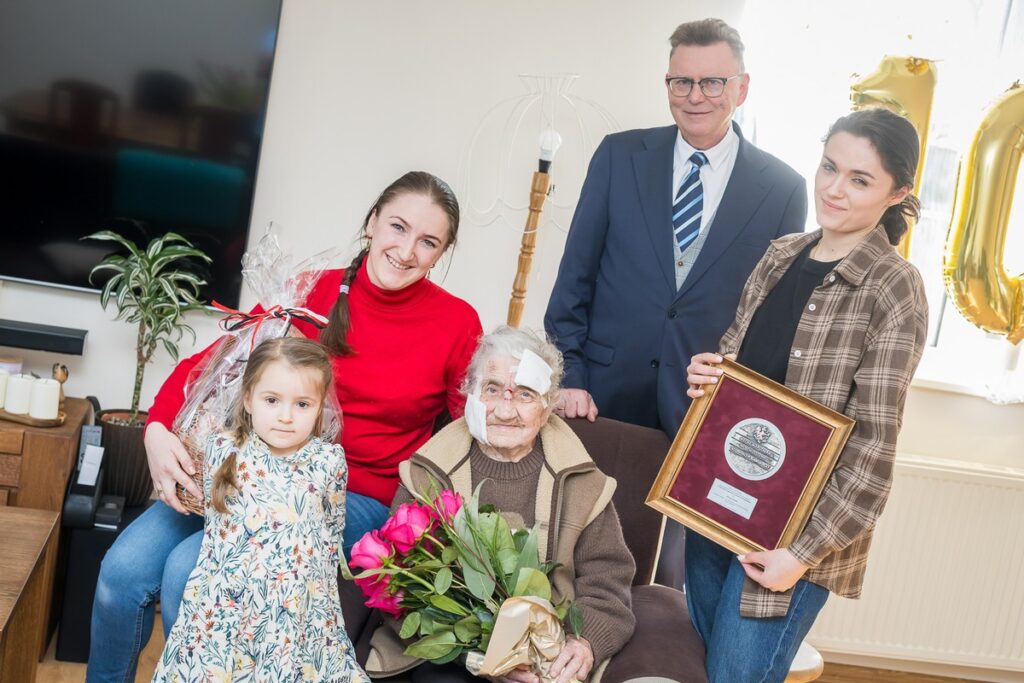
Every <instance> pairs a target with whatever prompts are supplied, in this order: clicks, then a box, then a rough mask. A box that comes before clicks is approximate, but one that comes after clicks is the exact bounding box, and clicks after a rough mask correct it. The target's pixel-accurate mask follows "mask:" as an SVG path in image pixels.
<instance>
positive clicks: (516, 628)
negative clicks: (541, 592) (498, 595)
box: [466, 596, 565, 683]
mask: <svg viewBox="0 0 1024 683" xmlns="http://www.w3.org/2000/svg"><path fill="white" fill-rule="evenodd" d="M564 644H565V631H564V630H563V629H562V622H561V620H560V619H559V618H558V615H557V614H556V613H555V608H554V607H552V605H551V603H550V602H548V601H547V600H544V599H543V598H535V597H531V596H523V597H515V598H509V599H507V600H506V601H505V602H503V603H502V604H501V607H500V608H499V609H498V614H497V615H496V616H495V620H494V631H493V632H492V633H491V641H490V643H489V644H488V646H487V652H486V653H480V652H470V653H468V654H467V656H466V668H467V669H468V670H469V672H470V673H471V674H473V675H474V676H504V675H505V674H507V673H508V672H509V671H512V670H513V669H515V668H516V667H518V666H520V665H522V664H528V665H530V667H531V668H532V669H533V671H534V672H536V673H537V674H538V675H539V676H540V678H541V681H542V682H544V683H546V682H548V681H552V680H554V679H553V678H551V677H549V676H547V675H546V673H547V670H548V667H549V666H550V665H551V661H552V660H554V658H555V657H557V656H558V653H559V652H561V651H562V646H563V645H564Z"/></svg>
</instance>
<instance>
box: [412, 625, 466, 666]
mask: <svg viewBox="0 0 1024 683" xmlns="http://www.w3.org/2000/svg"><path fill="white" fill-rule="evenodd" d="M457 646H458V643H457V641H456V639H455V634H454V633H453V632H451V631H443V632H441V633H433V634H431V635H429V636H424V637H422V638H420V639H419V640H417V641H416V642H415V643H413V644H412V645H410V646H409V647H407V648H405V654H406V655H408V656H410V657H419V658H420V659H429V660H434V659H440V658H441V657H444V656H446V655H448V654H449V653H451V651H452V650H453V649H455V648H456V647H457Z"/></svg>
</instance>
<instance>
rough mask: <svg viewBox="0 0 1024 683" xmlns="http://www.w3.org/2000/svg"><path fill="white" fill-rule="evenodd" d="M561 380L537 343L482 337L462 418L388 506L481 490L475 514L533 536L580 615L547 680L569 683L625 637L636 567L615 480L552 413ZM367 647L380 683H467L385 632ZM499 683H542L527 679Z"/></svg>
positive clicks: (517, 337)
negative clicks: (483, 510) (400, 679)
mask: <svg viewBox="0 0 1024 683" xmlns="http://www.w3.org/2000/svg"><path fill="white" fill-rule="evenodd" d="M561 378H562V357H561V354H560V353H559V352H558V350H557V349H556V348H555V347H554V345H553V344H550V343H548V342H547V341H545V340H543V339H541V338H540V337H538V336H537V335H536V334H533V333H531V332H526V331H522V330H518V329H515V328H511V327H499V328H498V329H497V330H495V331H494V332H492V333H491V334H488V335H486V336H484V337H483V338H482V339H481V340H480V346H479V347H478V348H477V351H476V353H475V354H474V356H473V359H472V360H471V361H470V365H469V369H468V371H467V372H466V379H465V381H464V383H463V386H462V390H463V393H464V394H465V395H466V415H465V417H463V418H461V419H459V420H456V421H455V422H453V423H452V424H450V425H448V426H447V427H446V428H444V429H443V430H442V431H440V432H439V433H438V434H436V435H435V436H434V437H433V438H432V439H430V441H428V442H427V443H426V444H425V445H424V446H423V447H422V448H420V450H419V452H418V453H416V454H415V455H413V457H412V459H411V460H410V461H408V462H407V463H404V464H403V465H402V466H401V467H400V469H399V474H400V476H401V480H402V486H401V487H400V488H399V489H398V493H397V494H396V496H395V501H394V503H393V505H392V507H393V508H394V507H397V506H398V505H400V504H402V503H405V502H408V501H409V500H411V499H412V497H411V495H410V493H409V491H410V490H414V491H420V492H423V491H428V490H430V487H431V484H432V482H440V483H441V485H442V486H444V487H449V488H453V489H454V490H456V491H458V492H459V493H461V494H462V495H463V496H464V497H468V496H470V495H471V494H472V493H473V490H474V489H475V488H476V487H477V486H478V485H480V484H481V482H482V483H483V486H482V488H481V490H480V502H481V504H488V503H489V504H492V505H494V506H495V508H497V509H498V510H500V511H501V513H502V515H503V516H504V517H505V518H506V520H507V521H508V522H509V525H510V526H511V527H512V528H529V527H534V526H536V527H537V530H538V533H539V540H540V542H539V543H538V546H539V548H540V552H541V555H542V557H541V560H542V561H545V562H555V563H557V565H558V567H557V568H556V569H555V570H554V572H553V573H552V575H551V578H552V588H553V591H554V593H555V595H554V598H555V600H556V601H557V600H561V599H563V598H568V599H570V600H572V601H573V602H574V603H575V604H576V605H577V606H578V607H579V609H580V612H581V613H582V616H583V629H582V631H581V634H580V637H579V638H576V637H573V636H569V637H568V638H567V639H566V642H565V645H564V646H563V648H562V651H561V653H560V654H559V655H558V657H557V658H556V659H555V660H554V662H553V664H552V667H551V670H550V673H551V675H552V676H554V677H557V679H558V681H559V683H567V682H568V681H569V680H570V679H571V678H575V679H577V680H581V681H582V680H585V679H586V678H587V677H588V676H590V675H591V674H592V673H595V672H600V671H601V669H602V668H603V667H602V665H603V663H605V662H606V661H607V660H608V659H609V658H610V657H611V656H612V655H614V654H615V653H617V652H618V651H619V650H620V649H622V647H623V645H625V644H626V641H628V640H629V638H630V636H631V635H632V633H633V626H634V623H635V621H634V618H633V613H632V609H631V600H630V584H631V583H632V580H633V573H634V571H635V565H634V563H633V557H632V555H630V552H629V549H628V548H627V547H626V543H625V541H624V540H623V538H622V529H621V527H620V526H619V518H618V515H617V514H616V512H615V507H614V506H613V505H612V502H611V498H612V493H613V492H614V490H615V480H613V479H611V478H610V477H607V476H605V475H604V474H602V473H601V471H600V470H598V469H597V466H596V465H595V464H594V462H593V460H591V459H590V456H589V455H587V452H586V450H585V449H584V447H583V444H582V443H580V440H579V439H578V438H577V437H576V435H575V434H574V433H573V431H572V430H571V429H570V428H569V427H568V425H566V424H565V423H564V422H563V421H562V420H561V419H559V418H558V417H556V416H554V415H552V410H553V408H554V406H555V403H556V402H557V399H558V392H559V382H560V381H561ZM538 436H539V438H538ZM371 645H372V648H373V650H372V651H371V653H370V658H369V660H368V662H367V667H366V668H367V671H368V672H369V673H370V674H371V675H373V676H375V677H376V676H388V675H392V674H395V673H398V672H400V671H409V670H410V669H413V667H415V669H413V670H412V671H411V674H412V678H413V681H416V682H419V681H441V680H452V681H455V680H467V681H468V680H474V677H473V676H472V675H471V674H469V673H468V672H467V671H466V670H465V668H462V667H461V666H459V665H458V664H454V663H453V664H446V665H442V666H435V665H433V664H430V663H421V662H419V661H418V660H414V659H412V658H409V657H405V656H404V655H402V654H401V652H402V650H403V649H404V645H403V644H401V643H400V642H398V640H397V636H396V634H395V630H394V629H392V628H387V627H386V626H385V627H381V628H379V629H377V631H376V633H375V634H374V636H373V639H372V641H371ZM596 677H597V676H595V678H596ZM505 680H508V681H517V682H519V683H539V679H538V677H537V676H536V675H535V674H533V673H531V672H529V671H525V670H516V671H512V672H510V673H509V674H508V675H507V676H506V678H505Z"/></svg>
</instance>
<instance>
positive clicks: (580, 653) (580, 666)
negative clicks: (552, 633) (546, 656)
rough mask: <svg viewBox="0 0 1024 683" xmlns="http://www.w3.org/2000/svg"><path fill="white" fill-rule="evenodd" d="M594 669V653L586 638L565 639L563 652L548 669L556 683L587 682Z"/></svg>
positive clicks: (571, 637)
mask: <svg viewBox="0 0 1024 683" xmlns="http://www.w3.org/2000/svg"><path fill="white" fill-rule="evenodd" d="M593 667H594V651H593V650H591V649H590V643H588V642H587V641H586V640H585V639H584V638H576V637H574V636H569V637H568V638H566V639H565V645H563V646H562V651H561V652H559V653H558V656H557V657H555V661H554V662H552V663H551V668H550V669H548V675H549V676H551V677H552V678H555V679H556V683H569V681H570V680H572V679H574V678H575V679H576V680H578V681H582V680H585V679H586V678H587V676H589V675H590V670H591V669H592V668H593Z"/></svg>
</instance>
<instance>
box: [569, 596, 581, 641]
mask: <svg viewBox="0 0 1024 683" xmlns="http://www.w3.org/2000/svg"><path fill="white" fill-rule="evenodd" d="M569 627H570V628H571V629H572V632H573V635H575V636H576V637H577V638H579V637H580V634H581V633H583V612H581V611H580V608H579V606H577V605H576V603H573V604H572V605H570V606H569Z"/></svg>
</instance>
